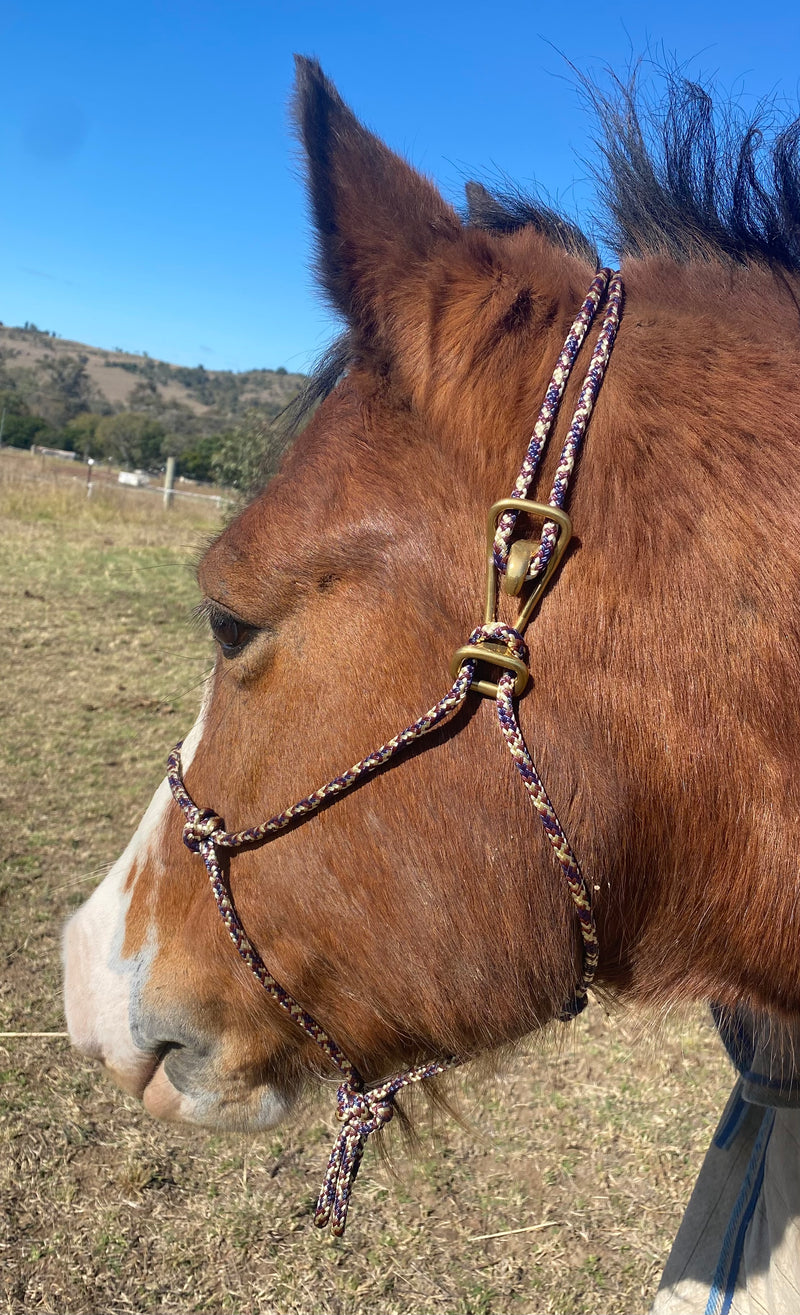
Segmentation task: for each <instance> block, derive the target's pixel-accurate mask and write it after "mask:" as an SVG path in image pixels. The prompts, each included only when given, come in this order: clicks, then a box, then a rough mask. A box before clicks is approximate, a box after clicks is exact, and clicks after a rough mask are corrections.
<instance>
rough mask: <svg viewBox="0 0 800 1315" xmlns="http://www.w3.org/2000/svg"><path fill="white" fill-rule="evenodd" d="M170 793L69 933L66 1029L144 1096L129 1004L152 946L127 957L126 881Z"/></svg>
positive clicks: (148, 1060) (144, 1067)
mask: <svg viewBox="0 0 800 1315" xmlns="http://www.w3.org/2000/svg"><path fill="white" fill-rule="evenodd" d="M207 698H208V692H207V694H206V698H205V699H204V700H203V706H202V708H201V710H200V714H199V716H198V718H197V721H196V722H195V724H194V726H193V727H192V729H191V731H190V732H189V734H188V735H187V737H186V739H185V741H184V744H183V748H182V749H181V761H182V763H183V767H184V769H186V768H187V767H188V766H189V764H190V763H191V761H192V758H193V757H194V754H195V752H196V750H197V746H198V745H199V743H200V741H201V739H202V735H203V723H204V719H205V709H206V702H207ZM171 799H172V795H171V792H170V788H169V785H168V783H167V782H166V780H165V781H162V782H161V785H160V786H159V787H158V789H157V790H156V792H155V794H154V795H153V798H152V799H151V801H150V805H149V807H148V809H147V812H146V813H145V815H144V817H143V818H142V820H141V822H140V823H139V826H138V828H137V830H136V831H135V833H134V835H133V837H132V839H131V841H130V843H129V844H128V846H127V848H126V849H125V851H124V853H123V854H122V855H121V856H120V858H118V859H117V861H116V863H115V864H114V866H113V867H112V869H111V871H110V872H109V873H108V876H107V877H106V878H105V879H104V880H103V881H102V882H101V883H100V885H99V886H98V887H97V889H96V890H95V891H94V893H93V894H92V895H91V896H90V898H89V899H88V900H87V901H86V903H85V904H84V905H83V906H82V907H81V908H80V909H79V910H78V912H77V913H75V914H74V915H73V916H72V918H70V920H69V922H68V923H67V925H66V927H65V929H64V943H63V958H64V990H65V1009H66V1016H67V1027H68V1028H69V1032H70V1036H71V1037H72V1040H73V1043H74V1044H75V1045H76V1046H77V1048H78V1049H79V1050H82V1051H83V1052H84V1054H86V1055H89V1056H90V1057H91V1058H93V1059H101V1060H102V1061H103V1062H104V1063H105V1064H106V1065H107V1067H108V1068H109V1069H111V1070H112V1071H113V1074H114V1076H115V1078H116V1080H117V1081H118V1082H119V1084H120V1086H123V1087H125V1089H126V1090H127V1091H131V1092H133V1093H134V1094H135V1095H137V1096H139V1095H141V1093H142V1091H143V1089H144V1086H145V1084H146V1083H147V1081H148V1080H149V1078H150V1076H151V1074H152V1072H153V1068H154V1064H155V1061H154V1058H153V1055H152V1054H151V1053H149V1052H148V1051H145V1050H142V1049H140V1047H138V1046H137V1045H136V1044H135V1042H134V1039H133V1036H132V1034H131V1022H130V1016H131V1008H130V1007H131V1001H132V1000H135V999H136V998H137V997H138V995H139V993H140V991H141V988H142V985H143V982H144V979H145V978H146V976H147V972H148V967H149V960H150V958H151V956H152V948H151V949H149V950H148V948H147V947H145V949H144V950H143V951H142V952H141V953H140V954H138V955H136V956H135V957H134V958H130V959H126V958H123V956H122V946H123V943H124V940H125V919H126V917H127V914H128V909H129V907H130V902H131V894H132V887H131V889H128V890H126V889H125V887H126V883H127V881H128V878H129V876H130V874H131V872H132V870H133V869H134V868H135V867H136V866H142V865H143V864H144V862H145V859H146V858H147V856H148V855H151V856H155V855H157V854H158V852H159V850H160V839H161V830H162V826H163V823H164V819H165V817H166V815H167V812H168V809H169V806H170V802H171Z"/></svg>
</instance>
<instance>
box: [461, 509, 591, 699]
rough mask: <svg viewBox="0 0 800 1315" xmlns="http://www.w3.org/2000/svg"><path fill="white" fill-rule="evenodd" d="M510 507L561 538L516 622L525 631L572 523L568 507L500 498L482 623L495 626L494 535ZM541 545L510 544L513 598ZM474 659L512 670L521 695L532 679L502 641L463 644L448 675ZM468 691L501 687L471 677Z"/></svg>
mask: <svg viewBox="0 0 800 1315" xmlns="http://www.w3.org/2000/svg"><path fill="white" fill-rule="evenodd" d="M507 511H514V512H520V511H524V512H526V513H527V515H528V516H533V517H535V518H536V519H537V520H541V521H542V522H545V521H552V522H553V523H554V524H555V525H557V526H558V538H557V539H556V541H555V544H554V545H553V551H552V552H551V554H550V559H549V561H548V563H547V565H546V567H545V569H544V571H543V572H542V574H541V575H540V576H539V578H538V579H537V580H535V581H534V582H533V587H532V589H531V591H530V593H529V595H528V597H527V598H526V600H525V602H524V603H523V605H522V608H521V610H520V613H519V616H518V617H517V619H516V621H515V622H514V629H515V630H517V631H518V632H519V633H520V634H522V632H523V630H524V629H525V626H526V625H527V624H528V621H529V620H530V618H531V614H532V613H533V610H534V608H535V607H536V605H537V603H538V602H539V601H540V599H541V597H542V595H543V593H544V591H545V589H546V588H547V586H548V585H549V583H550V581H551V579H552V577H553V574H554V572H555V571H556V570H557V568H558V566H559V563H560V562H561V559H562V557H563V556H564V553H565V552H566V549H567V545H568V543H569V541H570V538H571V537H572V521H571V520H570V518H569V516H568V515H567V513H566V512H565V511H562V510H561V508H560V507H550V506H548V505H546V504H545V503H542V502H530V501H528V500H527V499H526V498H501V499H500V501H499V502H496V503H495V504H494V506H493V507H491V508H490V510H489V515H488V518H487V522H486V531H487V534H486V537H487V566H486V607H485V609H484V616H483V623H484V625H487V626H488V625H491V623H492V622H493V621H494V620H496V617H497V575H498V572H497V568H496V567H495V564H494V538H495V534H496V533H497V524H498V521H499V520H500V517H501V516H502V515H503V514H504V513H505V512H507ZM538 549H539V544H538V543H536V542H533V541H532V540H530V539H516V540H515V541H514V543H512V545H511V547H510V549H509V554H508V563H507V566H506V571H505V574H504V575H503V592H504V593H506V594H510V595H511V596H512V597H515V598H516V597H518V596H519V594H520V593H521V592H522V590H523V589H524V587H525V581H526V579H527V576H528V571H529V570H530V565H531V562H532V561H533V559H534V557H535V555H536V553H537V551H538ZM471 660H475V661H477V662H481V663H484V664H485V665H488V666H491V667H502V668H503V670H504V671H513V672H514V676H515V679H514V696H515V697H518V696H519V695H520V694H521V693H522V691H523V690H524V688H525V686H526V685H527V683H528V681H529V679H530V672H529V670H528V668H527V666H526V664H525V663H524V662H523V661H522V660H521V658H518V657H515V656H514V654H513V653H511V652H510V651H509V649H508V648H506V646H505V645H504V644H502V643H498V644H493V643H490V642H488V641H487V642H485V643H482V644H464V645H462V647H461V648H458V649H456V651H455V653H454V654H453V658H452V661H451V663H450V674H451V676H453V677H455V676H457V675H458V673H459V671H460V670H461V667H462V666H463V664H464V663H465V662H467V661H471ZM470 689H471V690H474V691H475V693H476V694H486V695H487V696H488V697H489V698H492V699H496V698H497V694H498V685H497V682H496V681H492V680H483V679H480V680H473V682H472V684H471V685H470Z"/></svg>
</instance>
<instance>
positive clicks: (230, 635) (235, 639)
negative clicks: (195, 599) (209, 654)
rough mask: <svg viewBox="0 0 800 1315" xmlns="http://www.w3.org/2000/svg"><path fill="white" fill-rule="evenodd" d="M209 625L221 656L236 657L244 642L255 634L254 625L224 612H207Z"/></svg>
mask: <svg viewBox="0 0 800 1315" xmlns="http://www.w3.org/2000/svg"><path fill="white" fill-rule="evenodd" d="M208 622H209V625H210V626H211V633H212V635H213V636H214V639H215V640H216V642H217V643H218V644H219V646H220V648H221V649H222V654H223V657H227V658H230V657H236V655H237V653H240V652H241V651H242V649H243V648H244V646H245V644H249V642H250V640H251V639H252V638H253V636H254V635H255V634H256V627H255V626H250V625H248V624H247V622H246V621H239V620H237V618H236V617H235V616H230V615H229V614H228V613H226V612H209V617H208Z"/></svg>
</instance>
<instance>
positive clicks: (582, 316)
mask: <svg viewBox="0 0 800 1315" xmlns="http://www.w3.org/2000/svg"><path fill="white" fill-rule="evenodd" d="M606 289H608V298H607V306H606V312H605V315H604V317H603V324H602V327H601V329H600V334H599V336H598V339H597V342H596V343H595V346H594V350H593V352H592V356H591V359H590V362H589V369H588V370H587V372H586V377H585V378H584V381H583V383H582V385H581V391H580V394H579V397H578V403H577V406H576V408H575V412H574V414H573V417H572V423H571V424H570V427H569V431H568V433H567V437H566V439H565V441H564V447H563V449H562V452H561V457H560V460H559V463H558V467H557V469H556V473H555V478H554V480H553V488H552V491H551V493H550V497H549V499H548V502H549V504H550V506H551V507H563V505H564V498H565V496H566V492H567V487H568V485H569V480H570V476H571V475H572V472H573V469H574V467H575V461H576V458H577V456H578V452H579V450H580V445H581V441H582V439H583V435H584V433H585V432H586V426H587V425H588V423H589V417H590V416H591V414H592V410H593V408H594V404H595V401H596V399H597V394H598V393H599V391H600V385H601V383H602V382H603V376H604V374H605V370H606V366H607V364H608V358H609V356H610V355H611V351H612V349H613V346H614V341H615V338H616V334H617V329H618V327H619V321H620V315H621V313H622V294H623V288H622V279H621V278H620V276H619V274H612V273H611V270H610V269H601V270H599V271H598V273H597V275H596V277H595V278H594V280H593V282H592V285H591V287H590V288H589V291H588V293H587V294H586V299H585V301H584V303H583V305H582V306H581V308H580V310H579V312H578V314H577V316H576V318H575V322H574V323H573V325H572V328H571V329H570V331H569V333H568V335H567V339H566V342H565V343H564V346H563V347H562V349H561V354H560V356H559V358H558V361H557V362H556V367H555V369H554V371H553V374H552V377H551V379H550V383H549V385H548V388H547V392H546V394H545V399H544V402H543V403H542V406H541V410H540V411H539V416H538V419H537V421H536V424H535V425H534V428H533V435H532V437H531V440H530V443H529V444H528V450H527V452H526V453H525V458H524V460H523V462H522V466H521V467H520V472H519V475H518V476H517V479H516V482H515V484H514V488H513V490H512V492H511V497H512V498H525V497H527V495H528V490H529V489H530V487H531V484H532V483H533V481H534V478H535V477H536V473H537V471H538V469H539V464H540V462H541V459H542V454H543V452H544V449H545V445H546V443H547V439H548V437H549V434H550V430H551V428H552V426H553V421H554V420H555V417H556V414H557V412H558V408H559V404H560V402H561V398H562V396H563V394H564V389H565V387H566V384H567V380H568V378H569V376H570V372H571V370H572V366H573V365H574V363H575V358H576V357H577V355H578V352H579V351H580V349H581V346H582V345H583V341H584V338H585V337H586V334H587V333H588V331H589V328H590V327H591V324H592V321H593V320H594V317H595V313H596V311H597V307H598V306H599V304H600V300H601V298H602V296H603V293H604V292H605V291H606ZM516 520H517V513H516V512H513V511H507V512H505V513H504V514H503V515H502V516H501V517H500V520H499V521H498V523H497V530H496V531H495V536H494V564H495V567H496V569H497V570H498V571H499V572H500V574H503V573H504V572H505V569H506V565H507V563H508V550H509V546H510V543H511V535H512V534H513V532H514V526H515V524H516ZM557 534H558V528H557V526H556V525H555V524H554V523H553V521H547V522H545V525H544V526H543V529H542V536H541V542H540V545H539V549H538V552H537V553H536V555H535V557H534V559H533V561H532V562H531V565H530V567H529V569H528V573H527V577H526V578H527V579H528V580H532V579H533V578H534V577H535V576H536V575H538V574H539V573H540V572H541V571H543V570H544V568H545V567H546V565H547V563H548V561H549V559H550V556H551V554H552V551H553V547H554V545H555V542H556V538H557Z"/></svg>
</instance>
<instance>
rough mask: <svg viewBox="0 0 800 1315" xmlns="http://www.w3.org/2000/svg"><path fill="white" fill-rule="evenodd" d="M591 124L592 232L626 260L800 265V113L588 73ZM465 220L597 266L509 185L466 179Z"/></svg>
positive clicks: (310, 394)
mask: <svg viewBox="0 0 800 1315" xmlns="http://www.w3.org/2000/svg"><path fill="white" fill-rule="evenodd" d="M583 85H584V89H585V92H586V96H587V98H588V100H589V103H590V105H591V107H592V110H593V112H594V114H595V118H596V122H597V125H598V129H599V131H598V136H597V146H598V149H599V152H600V159H599V162H598V163H596V164H594V165H593V166H592V169H593V173H594V175H595V180H596V184H597V193H598V197H599V198H600V201H601V205H600V207H598V217H597V220H596V224H595V230H596V236H597V237H600V238H602V239H603V240H604V241H605V243H606V244H607V245H608V246H609V247H610V249H611V250H613V251H614V252H615V253H616V254H617V256H618V257H619V258H620V259H621V258H623V257H625V256H632V257H641V256H646V255H665V256H669V257H671V258H672V259H674V260H676V261H679V262H681V263H683V262H686V261H689V260H725V261H734V262H737V263H746V262H748V261H760V262H764V263H766V264H768V265H772V266H773V267H775V268H778V269H781V270H784V271H787V272H790V273H797V272H800V116H798V117H796V118H794V119H791V120H790V121H789V122H788V123H785V124H783V125H782V126H777V127H776V126H775V114H774V112H773V111H772V109H771V108H769V107H763V106H762V107H761V108H759V110H758V111H757V112H756V113H755V114H754V115H753V116H752V117H750V118H746V117H745V116H744V115H743V114H742V113H740V112H739V111H737V109H736V107H735V106H731V105H724V106H722V107H721V108H720V110H719V111H716V110H715V106H714V102H713V99H712V97H711V94H710V92H709V91H708V90H707V89H706V88H705V87H703V86H701V85H700V84H699V83H697V82H691V81H689V80H688V79H686V78H682V77H679V76H677V75H675V74H669V73H668V74H666V93H665V95H664V98H663V100H662V102H661V103H660V104H659V105H658V106H656V107H654V108H653V107H651V106H648V105H647V104H646V103H645V100H644V97H643V96H642V94H641V92H640V91H639V89H638V87H637V85H636V80H635V78H633V79H632V80H631V81H630V82H629V83H627V84H626V83H622V82H620V81H617V82H616V83H615V85H614V90H613V91H612V92H611V93H610V94H605V93H603V92H601V91H600V90H599V89H598V88H597V86H596V85H594V84H593V83H590V82H589V81H588V80H585V81H584V83H583ZM466 193H467V208H466V212H465V215H464V219H465V221H466V223H468V224H470V225H471V226H473V227H476V228H484V229H488V230H490V231H492V232H495V233H510V232H514V231H515V230H517V229H520V228H524V227H526V226H532V227H533V228H535V229H536V230H537V231H538V232H540V233H543V234H544V236H545V237H547V238H548V239H549V240H550V241H551V242H552V243H554V245H556V246H560V247H562V248H563V249H564V250H565V251H568V252H570V253H571V254H572V255H577V256H580V257H582V258H583V259H585V260H587V261H589V262H590V263H592V264H595V265H596V264H597V263H598V257H597V242H596V237H595V235H587V234H586V233H585V232H584V231H583V230H582V229H581V228H580V226H579V225H578V224H577V223H576V221H575V220H574V219H571V218H570V217H569V216H568V215H565V214H562V213H559V211H557V210H555V209H554V208H553V207H551V206H549V205H547V204H545V203H543V202H542V201H540V200H538V199H536V198H533V197H527V196H525V195H523V194H522V192H520V191H517V190H515V189H514V188H513V186H511V185H506V186H504V187H502V188H498V189H494V190H492V189H490V188H487V187H485V186H484V185H483V184H482V183H474V182H471V183H467V186H466ZM351 361H352V345H351V343H350V342H349V339H348V337H347V335H344V336H343V337H342V338H340V339H338V340H337V341H336V342H335V343H334V344H333V346H332V347H331V349H330V350H329V352H328V353H327V354H326V356H325V357H323V359H322V361H321V362H320V364H319V366H318V367H317V369H316V370H315V371H314V373H313V374H312V375H311V377H310V378H309V380H308V383H307V385H306V388H305V390H304V392H303V394H302V395H301V396H300V398H298V399H297V400H296V401H295V402H294V403H292V404H291V405H290V407H289V409H288V415H287V416H286V417H285V421H286V422H287V427H288V429H289V431H292V432H293V431H296V430H297V429H298V428H299V427H300V426H301V425H302V423H303V422H304V421H305V420H306V419H307V417H308V415H309V414H310V412H311V411H313V409H314V407H315V406H316V405H317V403H318V402H320V401H321V400H322V399H323V398H324V397H326V396H327V395H328V393H329V392H331V391H332V389H333V388H334V386H335V385H336V383H337V381H338V379H339V378H341V376H342V374H344V373H345V372H346V370H347V369H348V367H349V365H350V364H351Z"/></svg>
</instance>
